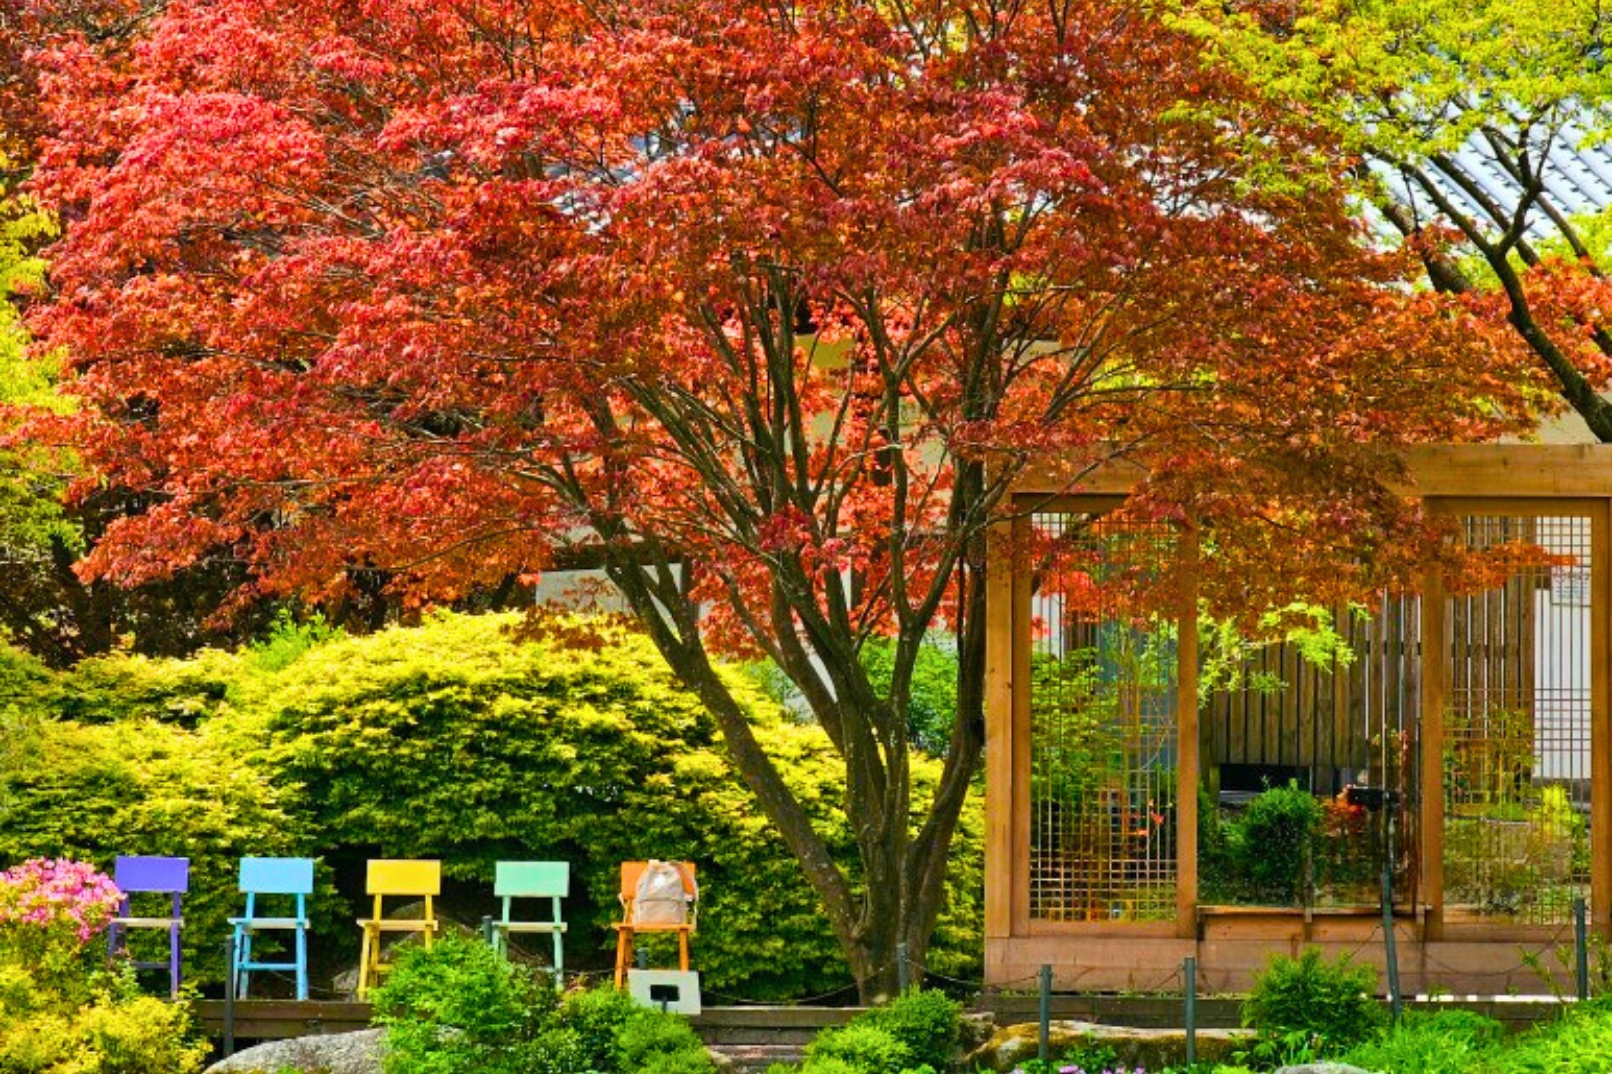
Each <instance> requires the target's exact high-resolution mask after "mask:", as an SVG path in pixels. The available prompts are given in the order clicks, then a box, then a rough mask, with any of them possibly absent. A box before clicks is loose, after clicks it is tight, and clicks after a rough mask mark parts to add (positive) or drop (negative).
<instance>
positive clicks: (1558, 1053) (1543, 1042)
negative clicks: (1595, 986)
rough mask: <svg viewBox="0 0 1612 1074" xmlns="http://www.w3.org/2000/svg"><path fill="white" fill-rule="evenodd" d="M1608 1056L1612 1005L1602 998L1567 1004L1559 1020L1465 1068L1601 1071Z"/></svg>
mask: <svg viewBox="0 0 1612 1074" xmlns="http://www.w3.org/2000/svg"><path fill="white" fill-rule="evenodd" d="M1608 1056H1612V1005H1609V1004H1608V1003H1607V1001H1606V1000H1604V999H1601V1000H1596V1001H1595V1002H1592V1003H1589V1004H1585V1005H1583V1006H1575V1007H1571V1008H1569V1009H1568V1011H1567V1013H1566V1014H1565V1015H1563V1017H1562V1018H1561V1020H1560V1021H1557V1022H1552V1023H1549V1024H1547V1025H1541V1026H1537V1027H1535V1028H1534V1029H1531V1030H1529V1031H1528V1032H1527V1033H1524V1034H1522V1035H1521V1036H1520V1037H1517V1038H1516V1039H1515V1040H1513V1041H1510V1042H1508V1043H1507V1045H1506V1046H1503V1047H1501V1048H1499V1049H1497V1050H1496V1051H1495V1052H1494V1053H1493V1054H1492V1056H1490V1058H1489V1060H1488V1062H1487V1063H1485V1064H1475V1065H1474V1066H1472V1067H1469V1068H1468V1069H1469V1070H1475V1071H1478V1072H1480V1074H1604V1072H1605V1071H1606V1069H1607V1057H1608ZM1396 1074H1397V1071H1396ZM1412 1074H1415V1072H1412Z"/></svg>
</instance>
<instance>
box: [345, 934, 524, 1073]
mask: <svg viewBox="0 0 1612 1074" xmlns="http://www.w3.org/2000/svg"><path fill="white" fill-rule="evenodd" d="M373 995H374V1004H375V1020H376V1022H377V1023H379V1024H381V1025H384V1026H386V1027H387V1048H386V1056H385V1059H384V1061H383V1069H384V1070H385V1071H386V1074H460V1072H464V1074H469V1072H472V1071H474V1072H476V1074H526V1072H527V1071H529V1070H531V1069H533V1067H534V1066H535V1065H536V1062H537V1059H538V1056H539V1047H538V1042H539V1041H540V1040H541V1039H542V1038H543V1036H544V1030H545V1029H546V1028H548V1026H549V1024H550V1023H551V1022H552V1021H553V1019H554V1015H555V1003H554V998H553V994H552V992H551V991H550V990H549V986H548V984H547V978H546V977H544V978H542V979H541V981H540V980H539V978H538V977H537V975H536V974H534V973H532V972H531V971H530V970H529V969H527V968H526V967H524V966H517V965H513V964H511V963H509V962H506V961H504V960H503V959H502V958H500V957H498V955H496V954H495V953H494V952H493V950H492V948H491V947H489V946H487V944H485V943H482V942H480V941H479V940H463V939H460V938H458V937H456V936H444V937H443V938H442V939H440V940H438V941H437V942H436V943H435V944H434V945H433V946H432V947H431V948H429V949H427V948H424V947H416V948H411V949H409V950H408V951H406V952H405V953H404V954H403V955H402V956H401V957H400V958H399V959H398V963H397V966H396V968H395V969H393V971H392V973H391V976H390V977H389V978H388V979H387V980H386V982H385V983H384V984H382V985H381V987H380V988H378V989H376V990H375V992H374V993H373Z"/></svg>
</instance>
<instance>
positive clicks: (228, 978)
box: [224, 930, 235, 1059]
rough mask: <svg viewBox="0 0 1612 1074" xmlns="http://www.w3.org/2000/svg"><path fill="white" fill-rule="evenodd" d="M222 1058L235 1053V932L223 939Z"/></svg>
mask: <svg viewBox="0 0 1612 1074" xmlns="http://www.w3.org/2000/svg"><path fill="white" fill-rule="evenodd" d="M224 966H225V973H224V1058H226V1059H228V1058H229V1057H230V1056H232V1055H234V1054H235V933H234V931H233V930H232V931H231V932H230V936H229V939H227V940H225V941H224Z"/></svg>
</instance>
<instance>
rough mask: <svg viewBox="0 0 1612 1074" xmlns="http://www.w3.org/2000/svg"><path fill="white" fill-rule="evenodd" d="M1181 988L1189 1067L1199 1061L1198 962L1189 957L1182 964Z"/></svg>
mask: <svg viewBox="0 0 1612 1074" xmlns="http://www.w3.org/2000/svg"><path fill="white" fill-rule="evenodd" d="M1181 987H1182V996H1183V999H1184V1000H1185V1004H1186V1011H1185V1012H1184V1013H1185V1015H1186V1017H1185V1019H1184V1021H1185V1022H1186V1026H1187V1066H1189V1067H1190V1066H1192V1065H1193V1064H1195V1063H1196V1062H1197V1061H1198V960H1197V959H1196V958H1193V957H1192V956H1191V955H1188V956H1187V957H1186V958H1185V959H1184V960H1182V963H1181Z"/></svg>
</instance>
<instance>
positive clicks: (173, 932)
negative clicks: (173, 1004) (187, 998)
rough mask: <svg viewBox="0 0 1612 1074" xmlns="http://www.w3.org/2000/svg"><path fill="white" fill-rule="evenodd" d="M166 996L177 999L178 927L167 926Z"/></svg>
mask: <svg viewBox="0 0 1612 1074" xmlns="http://www.w3.org/2000/svg"><path fill="white" fill-rule="evenodd" d="M168 994H169V995H170V996H172V997H173V998H174V999H178V998H179V926H178V925H169V926H168Z"/></svg>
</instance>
